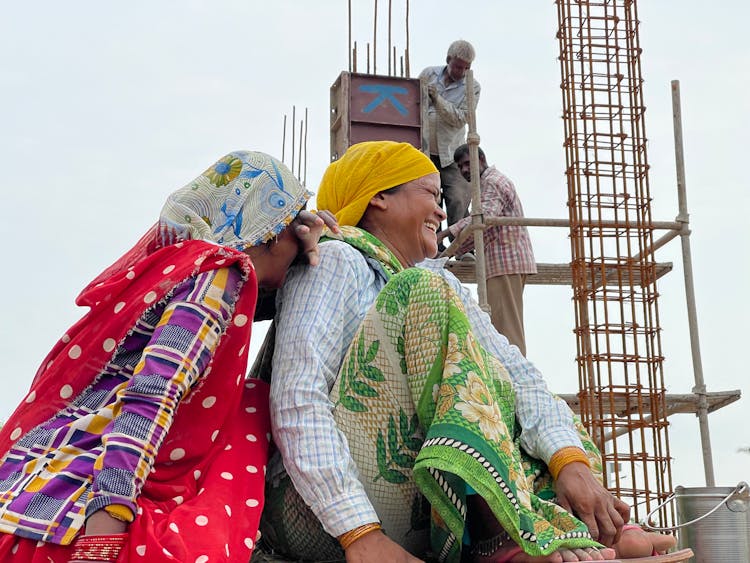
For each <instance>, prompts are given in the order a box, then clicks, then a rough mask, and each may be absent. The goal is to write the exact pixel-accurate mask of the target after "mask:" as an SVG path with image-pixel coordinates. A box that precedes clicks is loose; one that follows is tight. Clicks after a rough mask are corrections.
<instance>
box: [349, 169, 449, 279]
mask: <svg viewBox="0 0 750 563" xmlns="http://www.w3.org/2000/svg"><path fill="white" fill-rule="evenodd" d="M370 207H371V208H372V209H371V212H370V208H368V214H367V219H366V221H365V225H363V226H364V227H365V228H366V229H367V230H368V231H370V233H372V234H373V235H375V236H376V237H377V238H379V239H380V240H381V241H382V242H383V243H385V245H386V246H388V248H390V250H391V251H392V252H393V253H394V254H395V255H396V257H397V258H398V259H399V261H400V262H401V264H402V265H403V266H405V267H409V266H413V265H414V264H416V263H417V262H421V261H422V260H424V259H425V258H432V257H434V256H435V255H436V254H437V237H436V236H435V234H436V232H437V231H438V230H439V229H440V223H441V221H443V220H444V219H445V217H446V215H445V212H444V211H443V210H442V209H441V207H440V175H439V174H438V173H437V172H436V173H434V174H428V175H427V176H422V177H421V178H417V179H416V180H412V181H411V182H407V183H405V184H403V185H402V186H400V187H399V188H398V189H396V190H393V191H388V192H381V193H379V194H377V195H376V196H374V197H373V198H372V199H371V200H370Z"/></svg>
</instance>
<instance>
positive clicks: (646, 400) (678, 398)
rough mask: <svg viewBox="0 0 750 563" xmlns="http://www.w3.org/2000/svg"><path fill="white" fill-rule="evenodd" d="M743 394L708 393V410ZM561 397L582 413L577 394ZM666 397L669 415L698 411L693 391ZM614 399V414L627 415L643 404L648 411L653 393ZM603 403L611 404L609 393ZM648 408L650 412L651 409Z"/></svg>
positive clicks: (728, 392)
mask: <svg viewBox="0 0 750 563" xmlns="http://www.w3.org/2000/svg"><path fill="white" fill-rule="evenodd" d="M741 394H742V393H741V391H740V390H739V389H733V390H732V391H715V392H711V393H706V401H707V403H708V412H714V411H715V410H718V409H720V408H722V407H725V406H727V405H729V404H731V403H734V402H735V401H737V400H739V398H740V396H741ZM603 395H604V394H603ZM560 398H562V399H564V400H565V402H566V403H568V405H569V406H570V408H571V409H573V411H574V412H575V413H577V414H580V412H581V402H580V398H579V396H578V395H577V394H572V393H571V394H564V393H561V394H560ZM665 399H666V402H667V412H666V414H667V416H669V415H673V414H695V413H697V412H698V395H695V394H693V393H685V394H670V393H667V394H666V396H665ZM612 401H613V403H612V404H613V405H614V414H616V415H617V416H627V415H628V414H632V413H634V412H638V406H639V405H640V406H641V409H643V410H644V411H646V410H647V409H648V407H649V405H650V404H651V395H650V394H649V393H641V394H639V395H637V396H635V395H634V394H633V393H613V394H612ZM602 403H603V405H604V408H606V405H608V404H610V398H609V394H606V396H603V398H602ZM648 410H649V412H650V409H648Z"/></svg>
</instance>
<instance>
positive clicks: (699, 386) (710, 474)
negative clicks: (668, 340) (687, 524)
mask: <svg viewBox="0 0 750 563" xmlns="http://www.w3.org/2000/svg"><path fill="white" fill-rule="evenodd" d="M672 119H673V127H674V160H675V169H676V173H677V203H678V210H679V211H678V215H677V218H676V220H677V221H679V222H680V223H682V229H681V230H680V241H681V243H682V264H683V266H682V268H683V274H684V278H685V296H686V301H687V315H688V326H689V329H690V351H691V353H692V358H693V376H694V379H695V387H694V388H693V393H695V394H696V395H698V413H697V415H698V426H699V428H700V435H701V449H702V450H703V471H704V473H705V476H706V486H707V487H715V486H716V479H715V477H714V462H713V454H712V451H711V435H710V433H709V430H708V401H707V399H706V384H705V381H704V379H703V362H702V360H701V350H700V338H699V334H698V313H697V310H696V306H695V287H694V285H693V259H692V254H691V252H690V216H689V214H688V209H687V186H686V183H685V152H684V145H683V138H682V104H681V102H680V81H679V80H672Z"/></svg>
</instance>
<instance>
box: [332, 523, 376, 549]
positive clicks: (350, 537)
mask: <svg viewBox="0 0 750 563" xmlns="http://www.w3.org/2000/svg"><path fill="white" fill-rule="evenodd" d="M382 529H383V526H381V525H380V524H379V523H377V522H372V523H370V524H364V525H363V526H359V527H358V528H354V529H353V530H349V531H348V532H346V533H344V534H341V535H340V536H339V538H338V539H339V543H340V544H341V547H342V548H343V549H344V551H346V550H347V549H348V548H349V546H350V545H352V544H353V543H354V542H355V541H357V540H358V539H359V538H361V537H363V536H366V535H367V534H369V533H370V532H377V531H378V530H382Z"/></svg>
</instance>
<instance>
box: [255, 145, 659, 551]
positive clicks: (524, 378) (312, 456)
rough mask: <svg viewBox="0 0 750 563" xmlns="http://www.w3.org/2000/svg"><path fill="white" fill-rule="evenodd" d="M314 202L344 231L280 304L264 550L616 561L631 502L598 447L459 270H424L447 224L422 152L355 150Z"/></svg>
mask: <svg viewBox="0 0 750 563" xmlns="http://www.w3.org/2000/svg"><path fill="white" fill-rule="evenodd" d="M317 201H318V206H319V207H320V208H324V209H327V210H329V211H331V212H333V213H334V214H335V215H336V218H337V220H338V222H339V224H340V225H342V227H341V230H342V233H341V235H340V236H332V237H331V238H330V240H328V241H326V242H323V243H322V244H321V245H320V265H319V267H317V268H306V267H296V268H292V269H291V270H290V272H289V274H288V277H287V280H286V282H285V285H284V287H283V288H282V289H281V290H280V294H279V296H278V304H279V308H278V314H277V318H276V344H275V351H274V357H273V375H272V379H271V397H270V407H271V419H272V429H273V434H274V441H275V443H276V445H277V446H278V448H279V452H280V457H277V458H276V459H274V460H272V461H271V462H270V464H269V471H268V483H269V486H268V487H267V491H266V494H267V504H266V510H265V512H264V516H263V522H262V524H261V529H262V530H263V534H264V538H265V540H266V542H267V545H268V546H271V547H273V548H274V549H275V551H276V552H277V553H281V554H283V555H286V556H289V557H290V558H294V559H307V560H316V561H321V560H342V559H343V558H344V557H345V558H346V561H348V562H350V563H351V562H354V561H357V562H363V563H365V562H373V563H375V562H377V563H383V562H385V561H388V562H389V563H390V562H394V561H397V562H413V561H419V559H417V558H415V557H414V555H413V554H419V555H420V556H422V555H424V554H425V553H427V552H431V553H432V555H433V556H434V557H435V558H436V559H439V560H440V561H450V562H458V561H459V560H463V559H462V552H463V554H464V556H468V558H469V560H472V561H478V562H489V561H514V560H524V561H525V560H527V559H526V558H528V555H527V554H530V555H533V556H541V557H542V558H541V559H538V561H563V557H565V560H566V561H577V560H603V559H607V558H609V559H611V558H612V557H613V556H614V551H613V550H612V549H606V548H603V545H602V544H606V545H611V544H612V543H613V541H614V540H615V539H616V538H617V537H618V536H619V528H621V527H622V525H623V519H624V518H625V517H626V516H627V510H628V507H627V505H624V503H622V502H621V501H618V500H616V499H614V498H613V497H612V496H611V495H610V494H609V493H608V492H607V491H606V490H605V489H604V488H603V487H602V485H601V484H600V483H599V482H598V481H597V480H596V479H595V477H594V472H595V471H597V470H599V469H600V460H599V457H598V452H597V451H596V448H595V447H594V445H593V444H592V443H591V441H590V439H589V438H588V436H586V435H585V433H584V432H583V431H582V429H579V428H577V427H576V424H575V420H574V417H573V414H572V412H571V411H570V409H569V408H568V407H567V405H566V404H565V403H564V402H562V401H559V400H557V399H556V398H555V397H554V396H553V395H551V394H550V393H549V391H547V388H546V386H545V384H544V381H543V379H542V377H541V374H539V372H538V371H537V370H536V369H535V368H534V366H533V365H532V364H530V363H529V362H528V361H527V360H526V359H525V358H523V356H522V355H521V354H520V353H519V351H518V349H517V348H515V347H513V346H510V345H509V344H508V342H507V340H506V339H505V338H504V337H502V336H500V335H498V334H497V332H495V331H494V329H493V328H492V325H491V323H490V321H489V317H488V316H487V315H486V314H485V313H483V312H482V311H481V310H480V309H479V307H478V305H477V304H476V303H475V302H474V301H473V300H472V299H471V297H470V296H469V295H468V292H467V291H466V290H465V289H464V288H462V287H461V286H460V284H459V283H458V281H457V280H456V278H455V277H453V276H451V275H450V274H448V273H447V272H445V271H444V270H443V268H442V263H441V262H439V261H429V260H427V261H426V262H425V259H427V258H431V257H433V256H435V254H436V253H437V241H436V231H437V230H438V229H439V226H440V223H441V222H442V221H443V220H444V219H445V213H444V212H443V210H442V209H441V208H440V205H439V202H440V178H439V175H438V172H437V170H436V169H435V167H434V165H433V164H432V162H431V161H430V159H429V158H428V157H427V156H425V155H424V154H422V153H421V152H419V151H418V150H416V149H415V148H414V147H412V146H411V145H409V144H406V143H394V142H389V141H382V142H367V143H360V144H357V145H354V146H352V147H350V149H349V150H348V151H347V152H346V154H345V155H344V156H343V157H342V158H341V159H340V160H338V161H336V162H334V163H332V164H331V165H330V166H329V167H328V169H327V170H326V172H325V175H324V177H323V179H322V182H321V186H320V190H319V193H318V196H317ZM417 265H419V266H420V267H413V266H417ZM429 269H432V270H433V271H428V270H429ZM590 467H591V468H590ZM571 470H574V471H571ZM550 473H551V475H550ZM553 478H555V479H556V485H557V495H558V499H559V501H561V502H560V503H559V504H555V503H554V502H552V501H551V499H552V498H553V497H554V495H555V491H554V490H553V488H552V482H553V481H552V479H553ZM573 483H575V485H576V486H573ZM574 489H575V491H574ZM585 502H591V503H592V504H591V506H593V507H594V509H595V510H596V516H594V515H591V514H590V513H587V512H584V511H583V510H581V509H580V506H581V503H585ZM561 505H562V506H567V507H568V508H572V509H573V511H577V512H578V513H579V514H581V515H582V518H583V519H584V520H585V523H584V522H583V521H581V520H579V519H578V518H576V517H574V516H573V515H572V514H571V513H570V512H568V511H567V510H565V509H564V508H563V507H562V506H561ZM602 515H604V516H602ZM587 524H588V525H589V527H591V528H592V529H593V530H594V536H595V537H596V538H598V539H599V540H600V541H599V542H597V541H595V539H594V538H593V537H592V534H591V533H590V531H589V527H587ZM596 525H598V529H599V531H598V532H597V531H595V530H596V528H595V526H596ZM382 531H384V532H385V534H384V533H382ZM650 548H651V545H650V544H649V545H648V549H649V551H650ZM342 550H343V552H342Z"/></svg>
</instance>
